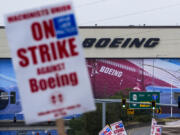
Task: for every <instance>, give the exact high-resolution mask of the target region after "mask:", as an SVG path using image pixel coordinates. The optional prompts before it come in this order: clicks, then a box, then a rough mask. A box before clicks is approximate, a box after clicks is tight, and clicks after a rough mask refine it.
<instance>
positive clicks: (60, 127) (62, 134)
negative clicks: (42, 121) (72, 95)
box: [56, 119, 67, 135]
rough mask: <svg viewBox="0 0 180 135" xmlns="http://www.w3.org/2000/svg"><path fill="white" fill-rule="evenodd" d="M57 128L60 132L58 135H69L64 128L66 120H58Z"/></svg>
mask: <svg viewBox="0 0 180 135" xmlns="http://www.w3.org/2000/svg"><path fill="white" fill-rule="evenodd" d="M56 126H57V130H58V135H67V134H66V132H65V128H64V120H63V119H58V120H56Z"/></svg>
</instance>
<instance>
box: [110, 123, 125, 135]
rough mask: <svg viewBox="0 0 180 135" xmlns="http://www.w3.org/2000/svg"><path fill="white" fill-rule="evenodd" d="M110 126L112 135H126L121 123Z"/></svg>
mask: <svg viewBox="0 0 180 135" xmlns="http://www.w3.org/2000/svg"><path fill="white" fill-rule="evenodd" d="M110 126H111V129H112V132H113V134H114V135H127V133H126V130H125V128H124V125H123V122H122V121H118V122H115V123H112V124H111V125H110Z"/></svg>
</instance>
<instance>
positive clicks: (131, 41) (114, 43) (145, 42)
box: [82, 38, 160, 48]
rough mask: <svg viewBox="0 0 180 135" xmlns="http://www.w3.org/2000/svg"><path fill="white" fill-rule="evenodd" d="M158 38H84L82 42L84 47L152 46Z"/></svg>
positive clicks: (158, 40)
mask: <svg viewBox="0 0 180 135" xmlns="http://www.w3.org/2000/svg"><path fill="white" fill-rule="evenodd" d="M159 42H160V38H99V39H97V38H85V39H84V41H83V42H82V45H83V47H84V48H91V47H95V48H118V47H120V48H133V47H135V48H140V47H144V48H154V47H156V46H157V45H158V44H159Z"/></svg>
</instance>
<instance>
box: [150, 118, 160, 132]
mask: <svg viewBox="0 0 180 135" xmlns="http://www.w3.org/2000/svg"><path fill="white" fill-rule="evenodd" d="M161 134H162V127H161V126H160V125H157V121H156V120H155V119H154V118H152V122H151V132H150V135H161Z"/></svg>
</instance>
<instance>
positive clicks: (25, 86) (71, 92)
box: [5, 1, 95, 127]
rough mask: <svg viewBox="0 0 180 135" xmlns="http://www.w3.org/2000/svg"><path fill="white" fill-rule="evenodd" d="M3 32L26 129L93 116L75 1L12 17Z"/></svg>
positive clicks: (11, 15)
mask: <svg viewBox="0 0 180 135" xmlns="http://www.w3.org/2000/svg"><path fill="white" fill-rule="evenodd" d="M5 30H6V34H7V39H8V44H9V47H10V50H11V57H12V60H13V66H14V69H15V73H16V79H17V83H18V88H19V93H20V97H21V101H22V108H23V112H24V116H25V122H26V124H31V123H37V122H42V121H48V120H56V119H60V118H63V117H65V116H69V115H73V114H82V113H84V112H88V111H92V110H95V104H94V99H93V94H92V90H91V85H90V80H89V76H88V72H87V67H86V64H85V59H84V55H83V52H82V51H83V50H82V45H81V43H80V40H79V33H78V27H77V23H76V21H75V15H74V10H73V5H72V2H71V1H68V2H64V3H56V4H52V5H48V6H42V7H39V8H34V9H29V10H25V11H19V12H15V13H9V14H7V15H5ZM62 123H63V122H62V121H61V120H60V122H59V121H58V122H57V124H59V125H62ZM62 127H63V126H62Z"/></svg>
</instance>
